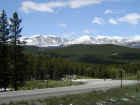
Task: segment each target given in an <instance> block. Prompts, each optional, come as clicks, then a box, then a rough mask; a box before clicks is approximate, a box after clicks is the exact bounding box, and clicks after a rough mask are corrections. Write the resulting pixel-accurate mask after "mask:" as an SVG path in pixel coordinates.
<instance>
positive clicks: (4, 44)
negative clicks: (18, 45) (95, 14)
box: [0, 10, 9, 91]
mask: <svg viewBox="0 0 140 105" xmlns="http://www.w3.org/2000/svg"><path fill="white" fill-rule="evenodd" d="M8 28H9V25H8V20H7V15H6V13H5V11H4V10H3V11H2V13H1V14H0V87H1V88H4V89H5V91H6V88H7V87H8V84H9V72H8V70H9V69H8V37H9V29H8Z"/></svg>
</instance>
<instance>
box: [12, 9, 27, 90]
mask: <svg viewBox="0 0 140 105" xmlns="http://www.w3.org/2000/svg"><path fill="white" fill-rule="evenodd" d="M20 23H21V19H19V17H18V14H17V13H16V12H14V13H13V16H12V18H10V38H11V41H10V42H11V47H12V48H13V53H12V57H13V58H12V59H13V65H14V68H13V73H12V81H11V85H12V86H13V87H14V89H15V91H16V90H17V89H18V86H20V85H23V82H24V79H25V77H24V76H25V75H26V74H24V72H25V67H26V66H25V65H26V60H25V56H24V54H23V43H22V42H21V41H20V39H19V38H20V37H21V35H20V33H21V31H22V28H21V27H20Z"/></svg>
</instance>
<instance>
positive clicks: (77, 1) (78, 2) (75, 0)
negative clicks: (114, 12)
mask: <svg viewBox="0 0 140 105" xmlns="http://www.w3.org/2000/svg"><path fill="white" fill-rule="evenodd" d="M99 3H101V0H71V1H70V2H69V6H70V7H71V8H80V7H83V6H88V5H92V4H99Z"/></svg>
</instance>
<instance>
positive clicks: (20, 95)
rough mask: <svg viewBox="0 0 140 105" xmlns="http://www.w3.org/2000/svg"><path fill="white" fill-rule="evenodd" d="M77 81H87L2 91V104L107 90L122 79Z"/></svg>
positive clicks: (129, 82)
mask: <svg viewBox="0 0 140 105" xmlns="http://www.w3.org/2000/svg"><path fill="white" fill-rule="evenodd" d="M77 81H82V82H86V84H84V85H80V86H70V87H59V88H47V89H36V90H25V91H10V92H2V93H0V104H1V103H9V102H10V101H21V100H22V101H23V100H32V99H40V98H47V97H52V96H60V95H67V94H76V93H82V92H89V91H95V90H106V89H110V88H114V87H119V86H120V84H121V81H120V80H106V81H104V80H103V79H88V80H75V81H74V82H77ZM136 83H137V82H136V81H133V80H127V81H123V85H134V84H136Z"/></svg>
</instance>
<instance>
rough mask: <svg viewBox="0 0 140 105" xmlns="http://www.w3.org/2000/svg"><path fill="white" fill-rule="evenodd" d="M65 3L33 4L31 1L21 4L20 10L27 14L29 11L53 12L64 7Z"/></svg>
mask: <svg viewBox="0 0 140 105" xmlns="http://www.w3.org/2000/svg"><path fill="white" fill-rule="evenodd" d="M65 6H66V3H65V2H48V3H35V2H32V1H24V2H22V5H21V9H22V10H23V11H24V12H25V13H28V12H30V11H39V12H54V9H55V8H58V7H65Z"/></svg>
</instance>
